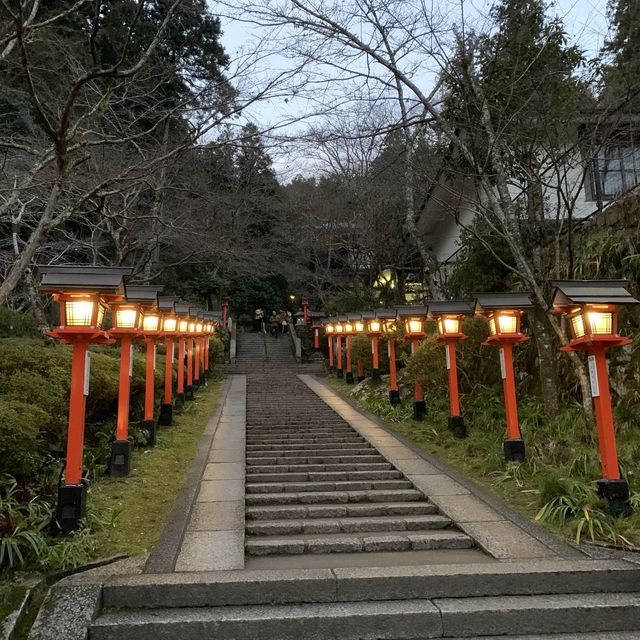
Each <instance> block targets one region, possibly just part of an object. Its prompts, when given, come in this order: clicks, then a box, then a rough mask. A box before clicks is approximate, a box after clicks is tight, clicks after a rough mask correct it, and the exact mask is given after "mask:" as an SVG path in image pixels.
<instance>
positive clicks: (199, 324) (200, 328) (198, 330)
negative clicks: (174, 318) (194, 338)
mask: <svg viewBox="0 0 640 640" xmlns="http://www.w3.org/2000/svg"><path fill="white" fill-rule="evenodd" d="M196 332H197V333H202V324H201V323H200V322H199V323H198V324H197V325H196Z"/></svg>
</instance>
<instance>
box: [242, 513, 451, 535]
mask: <svg viewBox="0 0 640 640" xmlns="http://www.w3.org/2000/svg"><path fill="white" fill-rule="evenodd" d="M449 526H451V520H449V518H445V517H444V516H440V515H421V516H386V517H380V518H367V517H360V518H358V517H351V518H311V519H309V520H293V519H286V520H269V521H250V522H248V523H247V533H248V534H249V535H250V536H288V535H296V534H310V533H354V532H373V531H424V530H429V529H446V528H447V527H449Z"/></svg>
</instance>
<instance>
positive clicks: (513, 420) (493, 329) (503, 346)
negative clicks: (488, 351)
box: [474, 293, 533, 462]
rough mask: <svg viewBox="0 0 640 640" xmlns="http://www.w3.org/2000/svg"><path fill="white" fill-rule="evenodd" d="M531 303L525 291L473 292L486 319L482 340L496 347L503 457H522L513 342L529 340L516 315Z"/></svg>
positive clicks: (478, 310)
mask: <svg viewBox="0 0 640 640" xmlns="http://www.w3.org/2000/svg"><path fill="white" fill-rule="evenodd" d="M531 307H533V304H532V303H531V299H530V298H529V295H528V294H527V293H480V294H476V296H475V305H474V308H475V315H476V316H481V317H483V318H486V319H487V322H488V323H489V338H488V339H487V340H486V341H485V342H483V343H482V344H483V345H485V346H497V347H498V348H499V356H500V370H501V373H502V383H503V385H502V386H503V389H504V405H505V414H506V422H507V438H506V440H505V441H504V457H505V460H507V461H515V462H524V460H525V445H524V440H523V438H522V433H521V432H520V424H519V422H518V405H517V402H516V380H515V375H514V372H513V345H514V344H519V343H521V342H526V341H527V340H529V338H528V337H527V336H525V335H523V334H522V333H521V331H520V319H521V317H522V314H523V311H524V310H525V309H530V308H531Z"/></svg>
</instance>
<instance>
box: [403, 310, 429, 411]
mask: <svg viewBox="0 0 640 640" xmlns="http://www.w3.org/2000/svg"><path fill="white" fill-rule="evenodd" d="M398 318H400V319H402V320H404V337H405V340H409V341H410V342H411V353H415V351H416V349H417V348H418V347H419V346H420V343H421V342H422V340H423V338H424V337H425V336H426V335H427V334H426V330H425V323H426V319H427V308H426V307H400V308H398ZM426 413H427V403H426V402H425V399H424V390H423V388H422V383H421V382H419V381H418V380H416V381H415V383H414V401H413V419H414V420H418V421H421V420H424V417H425V415H426Z"/></svg>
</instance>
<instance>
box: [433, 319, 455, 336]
mask: <svg viewBox="0 0 640 640" xmlns="http://www.w3.org/2000/svg"><path fill="white" fill-rule="evenodd" d="M438 332H439V333H440V335H443V336H446V335H452V334H458V333H460V319H459V318H440V319H439V320H438Z"/></svg>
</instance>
